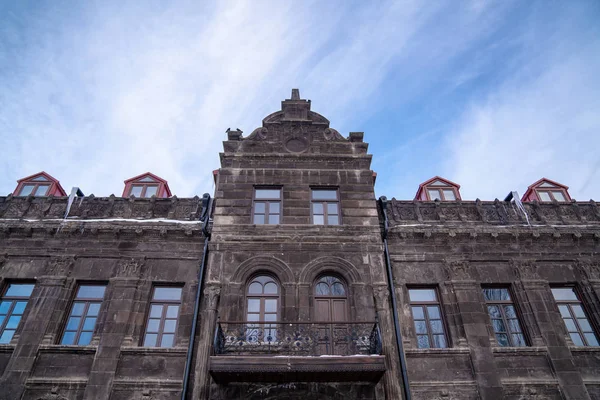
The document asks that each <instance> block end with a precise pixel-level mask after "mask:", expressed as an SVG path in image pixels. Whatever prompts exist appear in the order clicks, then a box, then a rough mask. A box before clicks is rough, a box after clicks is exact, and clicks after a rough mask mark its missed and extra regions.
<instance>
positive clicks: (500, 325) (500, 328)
mask: <svg viewBox="0 0 600 400" xmlns="http://www.w3.org/2000/svg"><path fill="white" fill-rule="evenodd" d="M492 326H493V327H494V332H506V327H505V326H504V321H502V320H501V319H493V320H492Z"/></svg>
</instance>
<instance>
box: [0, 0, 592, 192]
mask: <svg viewBox="0 0 600 400" xmlns="http://www.w3.org/2000/svg"><path fill="white" fill-rule="evenodd" d="M214 4H215V5H212V4H210V5H206V4H205V5H204V6H199V5H198V2H193V1H179V2H168V3H164V2H159V1H149V2H144V4H141V3H139V2H136V3H131V4H121V2H84V3H80V4H79V5H78V6H77V7H74V6H72V5H71V6H68V5H67V4H66V3H62V4H59V3H58V2H47V3H43V2H36V3H35V4H34V3H31V4H29V3H27V2H15V3H10V4H9V5H8V6H6V5H5V6H3V7H4V8H5V10H3V11H5V12H0V149H1V150H0V155H1V159H0V193H8V192H10V191H11V190H12V188H13V187H14V185H15V180H16V179H18V178H20V177H23V176H26V175H28V174H31V173H34V172H37V171H39V170H42V169H43V170H46V171H48V172H49V173H51V174H53V175H55V176H56V177H58V178H59V179H60V180H61V182H62V183H63V184H64V186H65V187H70V186H74V185H78V186H81V187H82V188H83V189H84V192H85V193H86V194H89V193H94V194H96V195H108V194H110V193H115V194H117V195H119V194H120V193H121V191H122V188H123V185H122V181H123V180H124V179H126V178H128V177H131V176H134V175H136V174H139V173H141V172H144V171H146V170H150V171H152V172H154V173H156V174H158V175H160V176H162V177H164V178H166V179H167V180H168V181H169V183H170V185H171V188H172V190H173V192H174V193H175V194H177V195H178V196H190V195H195V194H201V193H203V192H205V191H211V180H212V176H211V171H212V169H214V168H218V166H219V160H218V152H219V151H220V150H221V141H222V140H223V139H224V138H225V135H224V131H225V129H226V128H227V127H232V128H240V129H242V130H244V131H245V132H246V133H249V132H251V131H252V130H253V129H254V128H256V127H257V126H259V125H260V123H261V120H262V118H263V117H264V116H266V115H267V114H269V113H271V112H273V111H275V110H277V109H278V107H279V102H280V100H282V99H283V98H284V97H287V96H289V92H290V89H291V88H292V87H299V88H300V89H301V94H302V95H303V96H305V97H307V98H310V99H312V100H313V108H314V109H315V111H317V112H320V113H322V114H323V115H325V116H326V117H327V118H329V119H330V120H331V121H332V126H333V127H335V128H337V129H339V130H340V131H341V132H343V133H346V132H348V131H350V130H364V131H365V132H366V139H367V140H368V141H370V142H371V143H372V147H371V151H372V153H374V155H375V160H376V161H375V163H374V167H375V168H379V169H380V171H379V172H380V175H379V178H378V192H381V194H384V193H385V194H388V195H396V196H398V197H404V198H406V197H409V196H410V195H412V193H414V190H415V189H416V183H418V182H419V181H420V180H424V179H425V178H427V177H428V176H424V177H423V176H422V175H423V174H424V171H426V172H427V173H428V172H429V171H430V170H431V171H433V170H436V173H439V174H448V175H451V176H449V177H450V178H453V179H456V180H459V181H461V183H462V184H463V187H464V190H465V194H468V195H471V196H473V197H486V196H490V193H491V191H492V190H491V189H490V190H488V189H485V188H484V187H483V186H479V187H476V186H475V185H474V184H473V182H474V181H478V180H480V179H481V177H480V175H473V173H472V172H471V173H469V168H468V166H469V163H471V162H473V163H477V162H481V159H479V158H477V157H474V156H470V154H472V153H473V151H471V150H469V149H477V150H478V151H479V152H480V153H481V154H482V156H481V157H484V158H483V159H484V160H491V159H490V158H489V156H484V154H486V151H489V149H490V148H491V149H497V148H498V144H497V143H495V142H494V140H495V139H493V138H494V137H495V136H497V133H494V131H493V129H497V126H498V125H499V123H498V120H499V119H500V120H502V121H505V120H510V119H515V116H517V115H519V118H526V117H528V116H529V114H525V111H522V113H521V114H515V113H514V112H513V109H514V108H515V107H516V108H517V109H518V110H524V109H527V107H529V109H537V107H538V104H537V103H535V100H536V93H539V91H548V90H551V89H548V88H546V87H545V85H548V84H549V83H548V82H552V83H553V85H551V86H554V81H553V79H555V78H553V77H556V74H564V76H569V77H571V78H569V79H574V80H576V82H575V83H576V84H577V83H578V85H575V86H576V87H575V89H576V90H577V92H568V93H577V94H576V95H575V96H576V98H575V99H573V98H571V100H570V101H567V100H562V99H564V97H565V92H564V91H569V90H575V89H573V87H574V86H573V85H572V84H565V85H563V86H562V87H561V88H557V89H555V90H559V91H560V92H551V93H550V92H547V93H546V94H545V95H544V96H543V97H544V98H546V99H547V98H549V97H550V96H558V97H560V99H561V101H560V102H559V104H563V105H564V106H565V107H566V106H569V107H567V108H564V107H563V108H562V109H563V110H564V112H565V113H568V116H566V117H564V116H563V117H562V118H558V120H559V121H555V120H554V119H552V120H545V119H544V118H541V117H539V114H540V113H539V112H537V113H536V112H533V111H530V112H531V113H533V114H535V115H536V116H537V117H538V118H537V119H535V120H534V119H531V120H530V121H531V122H530V123H529V125H530V127H529V130H528V131H532V132H534V131H535V132H537V131H541V130H542V129H544V130H547V129H548V128H549V127H552V128H553V129H554V130H553V132H558V130H557V128H556V125H557V122H561V123H562V122H563V121H567V120H571V121H572V122H573V124H575V125H577V126H580V127H581V128H580V129H579V130H578V132H581V133H579V134H577V135H578V136H577V140H582V137H583V136H585V135H586V133H585V132H589V131H590V130H593V128H597V127H598V126H599V125H598V124H597V120H596V118H595V115H594V114H593V113H590V110H592V105H593V104H597V99H598V95H597V94H596V95H594V94H593V91H594V90H593V89H594V86H592V85H588V86H586V85H585V84H584V78H583V77H582V78H578V76H579V75H578V74H580V73H581V72H582V71H581V69H583V72H584V73H587V75H588V76H589V75H591V72H588V71H586V70H585V68H584V65H585V63H587V62H589V61H590V60H588V58H589V57H590V56H589V55H588V52H591V51H593V50H596V48H594V47H593V46H594V44H588V46H590V47H589V48H588V49H587V50H585V51H584V50H581V52H580V54H579V55H574V56H573V57H574V58H573V60H572V61H570V62H569V61H568V60H565V59H564V58H561V57H554V58H552V60H551V61H552V63H551V64H549V65H548V71H546V72H545V73H544V74H540V75H539V76H533V77H531V76H530V77H527V76H526V75H527V66H530V65H531V63H532V62H533V63H534V65H537V64H535V62H534V61H531V60H535V57H537V50H535V49H534V51H531V52H530V57H529V58H531V60H529V63H524V62H523V59H524V57H525V59H527V58H528V57H526V56H524V54H525V52H524V50H523V48H522V46H523V43H524V42H525V41H527V42H528V43H533V42H535V40H534V39H539V38H531V37H527V36H526V34H527V33H528V32H530V30H527V29H520V30H518V33H517V34H514V35H508V37H503V36H502V34H501V33H502V32H506V30H507V27H506V25H507V23H508V22H507V21H509V20H510V19H509V18H508V16H509V15H512V14H511V13H515V12H518V9H519V3H518V2H502V3H497V4H492V3H489V2H481V1H473V2H466V3H461V4H458V5H457V3H456V2H454V1H447V2H435V3H431V2H427V3H423V2H420V1H410V0H407V1H404V2H373V3H364V2H347V1H344V2H336V3H334V2H321V1H316V0H315V1H303V2H300V3H299V2H262V1H260V2H256V1H238V2H225V1H223V2H217V3H214ZM515 10H516V11H515ZM524 13H525V14H527V18H526V20H528V19H531V20H533V21H539V20H542V19H544V18H547V15H538V14H537V13H538V11H537V9H536V8H532V9H529V8H528V9H527V10H525V11H524ZM511 18H512V17H511ZM567 33H569V34H571V36H573V34H572V32H567ZM522 35H525V37H524V38H523V37H521V36H522ZM538 42H539V43H540V46H541V47H542V48H545V47H548V46H550V44H545V43H543V42H540V41H539V40H538ZM515 43H516V44H515ZM515 46H520V47H519V50H520V51H518V52H516V51H513V49H514V47H515ZM567 47H568V49H567V50H565V52H567V51H569V49H571V50H572V48H573V47H572V46H567ZM499 57H502V60H503V61H504V62H505V65H504V66H503V67H502V68H498V71H500V72H494V65H496V64H497V63H498V58H499ZM577 57H578V58H577ZM544 59H545V60H550V57H547V55H545V56H544ZM577 60H579V61H577ZM592 61H593V60H592ZM596 61H597V60H596ZM544 62H545V61H544ZM561 63H562V64H561ZM561 65H562V67H561ZM561 68H562V69H561ZM515 70H518V71H520V72H519V73H520V75H522V76H521V77H520V78H519V79H516V78H515V77H514V76H512V74H513V73H514V71H515ZM551 71H555V73H554V75H552V72H551ZM546 75H548V76H547V77H546V78H544V77H545V76H546ZM561 76H562V75H561ZM589 77H590V78H593V77H592V76H589ZM594 82H597V81H594ZM596 88H597V86H596ZM580 90H581V91H582V92H581V93H580V92H579V91H580ZM595 92H596V93H598V90H595ZM527 93H530V94H529V95H527ZM513 94H514V95H515V96H517V98H518V99H519V101H520V102H521V103H516V102H515V97H512V96H513ZM585 96H587V97H588V99H587V100H586V104H587V105H586V106H585V107H583V108H582V107H576V106H575V104H579V103H581V102H583V101H584V100H583V98H584V97H585ZM547 103H552V102H550V101H549V100H548V101H547ZM464 104H469V106H468V107H467V108H466V110H467V111H464V112H463V110H464V108H463V105H464ZM546 105H547V106H548V107H550V106H555V107H556V104H554V103H552V104H546ZM584 110H588V111H587V113H586V112H584ZM552 118H554V117H552ZM555 119H556V118H555ZM457 120H458V121H462V122H459V124H460V125H457ZM517 120H518V118H517ZM534 121H537V122H534ZM586 121H587V122H586ZM475 124H478V125H477V126H480V127H487V130H486V131H485V132H484V131H483V128H481V129H473V127H474V126H475ZM573 124H568V123H566V122H564V123H562V126H563V127H565V128H564V129H566V126H567V125H568V126H573ZM450 127H455V129H454V130H452V131H451V132H452V136H451V137H452V140H451V144H450V152H448V149H447V148H445V147H444V146H441V145H440V144H439V143H440V138H442V139H443V138H444V137H446V136H445V135H446V134H447V133H448V132H449V129H450ZM533 127H537V128H536V129H537V130H536V129H533ZM506 128H513V126H507V127H506ZM521 131H523V130H521ZM584 131H585V132H584ZM570 132H572V130H571V131H570ZM505 135H506V134H505ZM532 135H537V134H533V133H532ZM536 137H537V136H536ZM486 138H487V139H486ZM546 139H547V137H546ZM557 140H558V139H555V141H557ZM532 141H533V139H532ZM457 143H461V146H457V145H456V144H457ZM580 143H582V142H580ZM583 147H584V148H585V149H589V148H590V147H588V146H583ZM538 148H539V149H540V150H539V152H536V153H535V155H531V156H530V160H534V159H536V160H539V161H538V162H537V164H536V167H532V168H531V173H530V175H531V176H532V177H533V176H534V175H535V177H536V178H537V175H536V174H537V173H538V172H539V171H540V170H541V168H542V167H545V165H544V163H548V162H549V163H551V164H552V163H553V164H555V165H560V164H559V163H558V162H557V161H556V154H555V153H556V151H555V149H556V147H551V146H550V147H547V146H538ZM390 149H394V150H396V153H393V152H392V151H390ZM552 149H554V150H552ZM585 151H588V150H585ZM588 152H589V151H588ZM569 154H570V157H575V156H574V155H573V154H575V153H569ZM449 156H450V162H446V161H447V160H448V157H449ZM378 157H379V158H380V159H381V161H377V160H378ZM470 157H473V158H470ZM577 158H578V159H580V160H582V162H583V160H584V158H580V157H579V156H577ZM390 160H393V162H391V161H390ZM415 160H419V162H420V163H421V164H424V165H427V166H428V168H429V169H428V168H424V167H422V166H421V164H420V163H415ZM548 160H551V161H548ZM585 160H587V158H585ZM571 161H572V160H571ZM530 162H531V163H533V161H530ZM597 162H598V160H594V159H593V156H591V155H590V156H589V160H588V161H586V162H585V164H582V166H581V170H580V171H579V170H578V171H577V173H578V174H580V175H581V181H580V182H579V181H576V180H575V179H572V178H571V177H570V176H565V179H563V177H562V176H561V175H558V174H554V173H552V171H553V170H550V169H547V168H544V171H549V172H548V173H545V174H547V175H549V177H553V178H556V179H557V180H561V179H562V180H564V181H565V183H567V184H570V185H571V186H572V187H573V189H575V190H579V189H581V190H582V191H585V192H586V193H588V192H592V193H593V192H594V191H595V192H596V193H598V188H597V187H596V186H595V184H594V182H595V181H594V179H593V178H590V177H591V176H593V174H592V170H593V168H594V165H596V169H597V165H598V164H597ZM390 165H394V166H395V167H396V168H397V169H398V170H400V171H405V172H402V173H395V172H393V171H390ZM478 169H479V168H478ZM479 170H481V169H479ZM438 171H439V172H438ZM570 171H571V173H573V174H575V169H571V170H570ZM590 174H592V175H590ZM523 175H524V176H525V175H526V174H523ZM550 175H552V176H550ZM530 181H531V179H530V176H529V175H527V176H525V177H524V178H523V182H530ZM586 182H588V183H586ZM590 182H591V183H590ZM509 183H510V185H509ZM515 185H521V182H520V181H519V182H517V181H516V180H515V178H514V176H513V177H509V180H507V181H506V186H507V187H508V186H510V187H509V189H510V188H514V187H515ZM577 185H579V188H578V189H576V186H577ZM586 185H587V186H586ZM470 187H474V189H473V193H475V192H476V194H471V192H469V188H470ZM499 189H500V188H499ZM499 189H498V190H499ZM504 191H505V190H504V189H503V188H502V190H501V192H502V193H503V192H504ZM501 195H502V194H496V192H494V195H493V197H495V196H501Z"/></svg>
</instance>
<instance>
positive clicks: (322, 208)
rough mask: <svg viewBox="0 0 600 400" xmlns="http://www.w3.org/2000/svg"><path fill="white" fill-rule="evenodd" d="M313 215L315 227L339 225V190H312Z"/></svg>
mask: <svg viewBox="0 0 600 400" xmlns="http://www.w3.org/2000/svg"><path fill="white" fill-rule="evenodd" d="M311 213H312V220H313V224H315V225H339V224H340V199H339V193H338V191H337V189H313V190H311Z"/></svg>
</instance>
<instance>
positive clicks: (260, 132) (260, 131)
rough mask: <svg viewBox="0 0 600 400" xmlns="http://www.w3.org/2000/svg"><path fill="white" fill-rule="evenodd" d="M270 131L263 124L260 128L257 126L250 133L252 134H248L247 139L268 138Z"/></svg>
mask: <svg viewBox="0 0 600 400" xmlns="http://www.w3.org/2000/svg"><path fill="white" fill-rule="evenodd" d="M268 133H269V130H268V129H267V128H265V127H264V126H261V127H260V128H256V129H255V130H253V131H252V133H251V134H250V136H248V137H247V138H246V139H249V140H266V139H267V137H268V136H267V134H268Z"/></svg>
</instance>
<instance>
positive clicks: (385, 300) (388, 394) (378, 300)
mask: <svg viewBox="0 0 600 400" xmlns="http://www.w3.org/2000/svg"><path fill="white" fill-rule="evenodd" d="M373 295H374V297H375V309H376V311H377V318H378V320H379V330H380V331H381V340H382V342H383V343H382V344H383V354H384V355H385V357H386V368H387V371H386V372H385V374H384V375H383V387H384V391H385V398H386V399H402V398H403V394H402V372H401V370H400V359H399V358H398V348H397V346H396V332H395V331H394V321H393V319H392V307H391V305H390V301H391V300H390V292H389V290H388V287H387V285H386V284H381V285H374V286H373Z"/></svg>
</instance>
